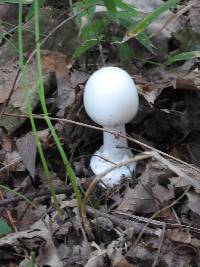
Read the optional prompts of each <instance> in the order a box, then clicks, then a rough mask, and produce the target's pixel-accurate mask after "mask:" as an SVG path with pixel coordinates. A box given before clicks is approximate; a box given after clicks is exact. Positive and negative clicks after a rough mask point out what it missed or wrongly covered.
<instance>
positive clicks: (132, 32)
mask: <svg viewBox="0 0 200 267" xmlns="http://www.w3.org/2000/svg"><path fill="white" fill-rule="evenodd" d="M179 2H180V0H168V1H167V2H164V3H163V4H162V5H160V6H159V7H158V8H156V10H155V11H153V12H152V13H151V14H150V15H148V16H147V17H145V18H144V19H142V20H141V21H140V22H138V23H137V24H136V25H135V26H134V27H132V28H130V29H129V30H128V32H127V33H126V35H125V37H124V39H123V41H124V42H125V41H127V40H129V39H130V38H133V37H135V36H137V35H138V34H139V33H141V32H143V31H144V30H145V29H146V28H147V27H148V26H149V25H150V24H151V23H152V22H153V21H155V20H156V19H157V18H158V17H159V16H160V15H161V14H162V13H164V12H165V11H167V10H169V9H170V8H171V7H174V6H176V5H177V4H178V3H179Z"/></svg>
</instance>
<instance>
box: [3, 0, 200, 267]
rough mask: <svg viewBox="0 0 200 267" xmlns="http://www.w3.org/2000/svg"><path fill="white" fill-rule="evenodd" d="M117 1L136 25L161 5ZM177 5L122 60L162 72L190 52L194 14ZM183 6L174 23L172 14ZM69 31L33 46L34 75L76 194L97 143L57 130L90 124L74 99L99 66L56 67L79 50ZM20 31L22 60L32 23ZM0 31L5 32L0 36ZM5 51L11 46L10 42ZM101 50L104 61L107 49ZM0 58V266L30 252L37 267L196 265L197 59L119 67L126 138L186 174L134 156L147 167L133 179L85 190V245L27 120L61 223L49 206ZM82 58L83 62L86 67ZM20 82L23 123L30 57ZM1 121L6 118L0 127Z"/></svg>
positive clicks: (54, 163) (45, 12)
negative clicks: (131, 100)
mask: <svg viewBox="0 0 200 267" xmlns="http://www.w3.org/2000/svg"><path fill="white" fill-rule="evenodd" d="M125 2H129V3H130V4H132V5H134V6H136V7H137V9H138V10H139V11H141V14H142V16H141V17H144V16H145V15H148V14H150V13H151V12H152V11H153V10H155V8H156V7H158V6H159V5H160V4H163V3H164V2H163V1H161V0H160V1H148V0H143V1H134V0H130V1H125ZM182 2H183V3H182ZM182 2H181V5H183V6H180V9H179V11H178V12H177V13H176V14H175V13H174V12H173V11H172V10H170V11H167V12H165V13H164V14H163V15H162V16H161V17H160V18H159V19H157V20H156V21H155V22H153V23H152V24H151V25H150V26H149V28H148V29H147V32H148V34H150V35H152V39H151V41H152V43H153V45H154V46H155V47H157V48H158V49H157V54H156V55H155V54H151V53H149V52H148V51H146V50H144V48H141V46H139V45H138V44H137V46H135V43H134V42H133V43H131V42H130V45H131V49H134V50H135V49H136V50H135V51H136V53H138V54H143V55H144V57H143V59H146V60H152V61H155V62H160V61H162V62H165V60H166V59H167V57H168V56H170V54H171V52H176V53H181V52H184V49H186V47H187V48H188V47H190V48H191V50H192V51H195V50H199V47H198V40H199V39H198V38H199V36H198V34H199V27H198V25H199V19H198V17H199V12H200V8H199V3H198V1H197V0H192V1H190V3H189V4H188V3H186V5H185V6H184V1H182ZM187 4H188V6H187ZM49 5H50V7H44V8H42V9H41V14H40V16H41V21H42V23H41V24H42V25H43V26H44V25H48V26H49V27H46V26H45V27H42V28H41V31H42V32H41V34H42V35H43V36H45V35H46V34H47V33H48V31H49V29H52V28H53V27H55V25H58V23H59V22H60V21H61V20H62V19H63V17H62V16H60V17H59V15H58V14H60V13H59V11H60V10H59V9H58V8H56V7H55V6H53V5H51V3H50V4H49ZM55 5H56V4H55ZM13 7H14V8H13ZM184 7H185V9H183V11H184V10H186V11H185V13H184V12H183V11H182V9H181V8H184ZM15 8H16V7H15V5H14V6H13V5H11V4H1V5H0V16H1V19H2V20H3V22H6V21H8V22H9V21H12V23H17V19H16V18H17V16H16V9H15ZM59 8H60V7H59ZM13 10H15V11H13ZM9 12H11V13H12V12H14V13H13V14H14V15H15V17H14V16H13V18H12V19H11V17H10V16H8V14H10V13H9ZM104 12H105V11H104ZM177 14H178V15H177ZM97 16H99V14H97ZM75 25H76V24H75V21H73V20H72V21H71V22H70V25H68V27H61V28H60V29H59V30H58V31H57V32H56V33H55V34H54V35H53V36H51V37H50V39H49V42H46V43H44V45H43V46H42V66H43V75H44V83H45V94H46V102H47V107H48V111H49V113H50V115H51V117H54V118H57V119H58V120H57V121H54V125H55V128H56V130H57V132H58V134H59V138H60V140H61V142H62V144H63V145H64V147H65V150H66V152H67V154H68V155H69V156H70V162H71V163H72V166H73V168H74V170H75V173H76V175H77V180H78V183H79V184H81V186H82V187H83V188H84V189H85V190H87V189H88V185H89V183H90V181H92V180H93V174H92V172H91V170H90V168H89V159H90V157H91V155H92V153H93V152H94V151H95V149H96V148H97V147H99V145H100V144H101V138H102V133H101V132H99V131H97V130H94V129H90V128H85V127H80V126H78V125H75V124H72V123H71V124H69V123H65V122H64V121H59V119H62V118H66V119H68V120H75V121H78V122H82V123H85V124H90V125H92V124H93V122H92V121H91V120H90V119H89V118H88V117H87V115H86V114H85V112H84V108H83V106H82V93H83V88H84V84H85V82H86V80H87V78H88V76H89V74H90V73H91V72H92V71H94V70H95V69H97V68H99V66H98V65H97V64H95V66H92V67H90V68H89V69H86V68H84V67H83V66H82V65H81V64H80V65H76V64H73V62H72V63H71V62H70V60H69V57H67V56H71V54H72V51H74V49H75V47H78V46H79V44H80V37H79V36H78V32H79V29H78V28H77V27H76V26H75ZM188 25H189V26H188ZM164 26H165V27H164ZM187 27H190V28H189V31H190V34H191V36H192V38H193V39H194V40H196V41H195V42H194V46H193V47H192V44H191V43H190V44H189V43H188V40H185V38H184V34H183V33H185V32H186V28H187ZM24 28H25V29H28V30H27V31H25V35H26V36H25V38H26V40H27V42H26V46H25V52H26V53H29V52H31V51H32V50H33V48H34V47H33V48H32V49H31V45H33V38H34V34H33V20H31V21H29V22H27V23H25V26H24ZM1 30H3V31H4V30H6V31H8V30H11V28H9V27H6V26H5V25H3V28H2V26H1ZM187 30H188V28H187ZM10 40H11V41H12V42H13V43H14V44H15V45H17V43H16V41H17V34H16V33H15V32H13V33H12V35H11V37H10ZM177 44H178V47H177ZM103 49H105V50H108V48H107V47H105V48H103ZM0 52H1V57H0V62H1V67H0V81H1V82H0V105H1V112H3V113H4V114H7V116H5V115H4V116H3V115H2V114H1V115H2V116H1V117H0V125H1V132H0V159H1V161H0V164H1V169H0V170H1V172H0V180H1V182H0V184H1V185H6V186H8V187H10V188H12V189H13V190H14V191H6V190H3V189H2V188H0V189H1V190H2V191H0V193H2V194H1V197H0V204H1V203H6V202H4V201H6V200H9V199H10V200H11V201H10V202H9V203H7V204H2V205H0V222H1V223H2V224H1V225H4V226H6V227H5V229H6V230H5V231H4V227H2V229H1V230H2V231H1V238H0V266H2V267H6V266H9V267H10V266H21V267H23V266H29V264H30V254H31V252H33V251H34V252H35V253H36V256H35V266H38V267H42V266H50V267H59V266H67V267H69V266H85V267H91V266H97V267H98V266H116V267H124V266H128V267H130V266H132V267H136V266H137V267H140V266H148V265H149V266H169V267H173V266H174V267H175V266H176V267H177V266H185V267H188V266H189V267H190V266H191V267H193V266H198V262H199V257H200V255H199V247H200V228H199V225H200V217H199V216H200V207H199V193H200V183H199V171H198V170H195V169H194V167H195V166H196V167H197V168H198V167H199V163H200V143H199V140H200V129H199V97H200V92H199V89H200V82H199V59H198V58H197V59H192V60H189V61H186V62H184V61H180V62H179V63H177V64H176V63H175V64H173V65H172V66H166V65H165V64H160V63H159V65H157V66H156V65H151V66H149V64H147V63H146V62H145V60H144V61H137V60H136V62H134V65H133V64H132V65H131V66H129V72H130V74H131V75H132V77H133V78H134V79H135V81H136V84H137V88H138V92H139V94H140V110H139V112H138V114H137V116H136V118H134V119H133V121H131V122H130V123H129V125H128V127H127V130H128V133H129V134H130V136H132V137H134V138H136V139H138V140H139V141H141V142H142V143H143V144H148V145H150V146H152V147H154V148H156V149H158V150H162V151H163V152H166V153H168V154H169V155H171V156H175V157H177V158H180V159H182V160H184V161H186V162H187V163H188V165H185V164H183V163H181V162H178V161H175V160H174V159H173V158H165V159H163V158H162V157H161V156H155V155H156V154H155V151H153V149H152V151H150V152H144V153H151V156H150V157H149V158H148V159H143V160H140V161H138V163H137V170H136V173H135V175H134V177H133V179H130V180H129V181H127V182H125V183H124V184H122V185H120V186H119V187H117V188H114V189H113V190H106V191H105V190H102V188H99V187H98V186H97V187H95V189H94V190H93V192H92V193H91V194H90V198H89V202H88V206H87V207H86V210H87V219H88V220H89V225H90V227H91V231H92V233H93V237H94V239H93V240H90V239H89V236H87V230H86V229H85V228H84V227H83V226H84V225H83V223H82V218H81V214H80V213H79V209H78V207H77V203H76V200H75V196H74V194H73V191H72V188H71V185H70V183H69V179H68V177H67V176H66V173H65V168H64V166H63V164H62V161H61V159H60V157H59V155H58V152H57V149H56V146H55V144H54V142H53V139H52V137H51V135H50V132H49V129H47V127H46V125H45V123H44V121H43V120H42V119H40V120H37V127H38V134H39V139H40V142H41V143H42V146H43V148H44V149H45V156H46V158H47V163H48V168H49V170H50V172H51V174H52V185H53V186H54V188H55V190H56V192H57V197H58V200H59V203H60V207H61V210H62V219H61V218H60V217H59V215H58V214H57V211H56V210H55V209H54V206H53V205H52V200H51V195H50V194H49V192H48V185H47V181H46V177H45V175H44V171H43V169H42V167H41V162H40V160H39V158H38V155H37V151H36V145H35V141H34V138H33V135H32V133H31V127H30V123H29V121H28V119H27V118H26V116H25V117H23V116H22V117H21V115H26V113H25V111H26V104H27V102H26V101H27V100H26V98H25V97H24V94H23V88H22V84H21V81H20V77H18V79H16V77H17V73H18V70H19V66H18V61H17V59H16V55H17V52H16V51H13V50H11V48H10V45H9V43H8V42H6V41H5V42H3V43H2V44H1V47H0ZM109 52H110V54H109V53H108V54H107V56H106V60H107V61H108V62H107V63H108V64H116V62H115V61H113V58H114V57H112V53H113V51H112V50H111V51H109ZM93 53H94V52H93ZM95 53H97V54H98V52H97V51H95ZM93 55H94V54H93ZM91 59H92V57H90V58H89V59H88V63H89V64H90V62H91ZM80 62H81V60H80ZM97 62H98V60H97ZM26 71H27V79H28V81H29V87H30V95H31V97H32V104H33V108H34V113H35V114H40V113H41V108H40V103H39V98H38V95H37V71H36V63H35V59H34V57H33V58H32V60H31V62H29V64H28V65H27V67H26ZM10 113H12V114H15V115H16V117H13V116H8V115H9V114H10ZM130 147H131V148H132V149H133V150H134V151H137V152H136V153H138V154H140V153H143V152H142V151H143V150H146V149H144V147H143V146H142V145H141V146H139V145H138V144H135V143H134V142H130ZM89 178H90V179H89ZM65 188H66V190H65ZM16 194H22V195H24V196H27V197H29V199H30V200H32V201H34V204H35V205H36V206H37V209H36V208H35V207H33V206H31V205H30V203H27V202H26V201H24V199H23V198H20V200H19V197H20V195H16ZM8 211H9V212H10V213H8ZM8 214H10V215H9V216H8ZM8 229H9V231H8ZM16 229H17V231H16ZM10 231H12V232H10ZM138 237H140V238H139V239H138Z"/></svg>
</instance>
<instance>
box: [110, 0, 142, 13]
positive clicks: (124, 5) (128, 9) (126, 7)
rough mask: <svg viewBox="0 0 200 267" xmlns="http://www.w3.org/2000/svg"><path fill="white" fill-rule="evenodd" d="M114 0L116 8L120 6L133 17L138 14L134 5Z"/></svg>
mask: <svg viewBox="0 0 200 267" xmlns="http://www.w3.org/2000/svg"><path fill="white" fill-rule="evenodd" d="M114 2H115V5H116V6H117V7H118V8H120V9H121V10H123V11H126V14H127V15H130V16H133V17H135V16H137V15H138V11H137V8H136V7H134V6H133V5H130V4H128V3H124V2H123V1H122V0H114Z"/></svg>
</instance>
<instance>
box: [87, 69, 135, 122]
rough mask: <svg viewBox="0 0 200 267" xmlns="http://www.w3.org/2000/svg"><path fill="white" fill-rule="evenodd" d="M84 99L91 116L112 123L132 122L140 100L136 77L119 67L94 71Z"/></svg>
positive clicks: (96, 119)
mask: <svg viewBox="0 0 200 267" xmlns="http://www.w3.org/2000/svg"><path fill="white" fill-rule="evenodd" d="M83 101H84V106H85V109H86V111H87V113H88V115H89V116H90V118H91V119H92V120H94V121H95V122H97V123H98V124H100V125H102V126H109V127H110V126H115V125H122V124H126V123H127V122H129V121H130V120H131V119H132V118H133V117H134V116H135V115H136V113H137V111H138V103H139V100H138V94H137V89H136V86H135V83H134V81H133V80H132V78H131V77H130V75H129V74H128V73H127V72H126V71H124V70H122V69H120V68H117V67H104V68H102V69H100V70H98V71H96V72H94V73H93V74H92V75H91V76H90V78H89V79H88V81H87V83H86V86H85V91H84V99H83Z"/></svg>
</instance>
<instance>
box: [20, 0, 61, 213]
mask: <svg viewBox="0 0 200 267" xmlns="http://www.w3.org/2000/svg"><path fill="white" fill-rule="evenodd" d="M22 14H23V0H19V21H18V25H19V27H18V46H19V64H20V69H21V78H22V83H23V89H24V94H25V98H26V99H27V111H28V115H29V119H30V123H31V127H32V131H33V136H34V138H35V142H36V145H37V148H38V152H39V155H40V159H41V162H42V166H43V169H44V172H45V175H46V177H47V180H48V184H49V188H50V191H51V195H52V198H53V202H54V205H55V208H56V210H57V212H58V213H59V214H60V215H61V210H60V206H59V203H58V200H57V198H56V193H55V190H54V188H53V186H52V177H51V174H50V172H49V169H48V166H47V162H46V159H45V155H44V152H43V149H42V145H41V142H40V140H39V137H38V134H37V128H36V125H35V121H34V117H33V113H32V103H31V99H30V97H29V94H28V92H29V85H28V81H27V78H26V73H25V64H24V54H23V28H22V25H23V21H22V18H23V16H22Z"/></svg>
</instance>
